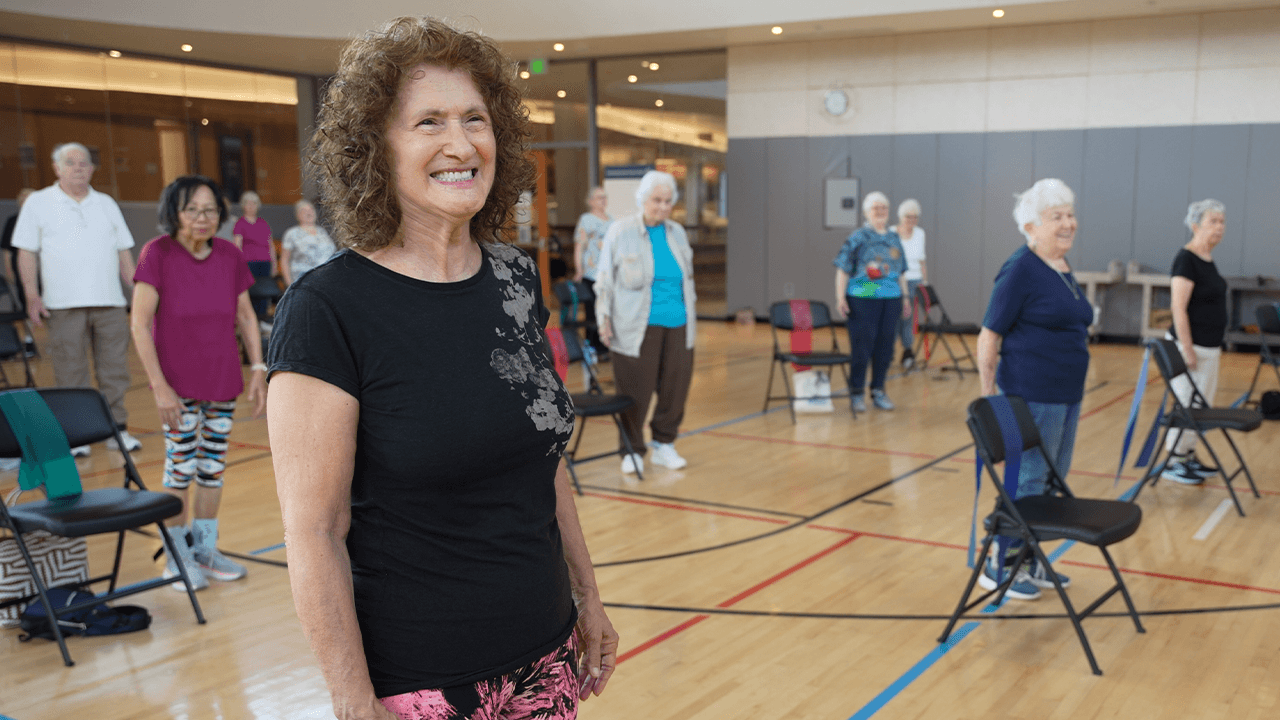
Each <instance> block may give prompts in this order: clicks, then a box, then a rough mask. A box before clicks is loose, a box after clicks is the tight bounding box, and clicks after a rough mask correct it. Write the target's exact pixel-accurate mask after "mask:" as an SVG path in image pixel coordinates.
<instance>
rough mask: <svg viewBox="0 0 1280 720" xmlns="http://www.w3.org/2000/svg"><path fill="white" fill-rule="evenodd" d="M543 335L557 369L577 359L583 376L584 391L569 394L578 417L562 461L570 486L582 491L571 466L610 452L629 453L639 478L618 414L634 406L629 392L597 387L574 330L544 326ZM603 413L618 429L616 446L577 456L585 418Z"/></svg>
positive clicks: (593, 373) (594, 375)
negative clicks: (621, 392) (548, 343)
mask: <svg viewBox="0 0 1280 720" xmlns="http://www.w3.org/2000/svg"><path fill="white" fill-rule="evenodd" d="M547 336H548V339H549V340H550V341H551V351H552V354H553V355H554V356H555V357H556V365H557V370H561V366H563V369H564V370H567V369H568V366H569V365H570V364H572V363H576V362H581V363H582V368H583V373H584V374H585V375H586V378H587V392H585V393H570V396H571V397H572V398H573V414H574V415H576V416H577V417H580V418H582V422H579V423H577V425H578V427H577V428H576V430H577V433H578V437H577V438H576V439H575V440H574V441H573V444H572V446H571V447H570V448H569V449H568V450H565V453H564V464H565V467H567V468H568V469H569V477H570V478H572V479H573V487H574V488H575V489H576V490H577V491H578V494H579V495H581V494H582V485H581V484H580V483H579V482H578V473H577V471H576V470H574V466H575V465H577V464H578V463H584V462H588V461H590V460H598V459H600V458H604V457H612V456H614V455H618V456H622V457H625V456H627V455H631V456H633V457H634V458H635V460H636V466H637V469H636V476H637V477H639V478H640V479H641V480H643V479H644V473H643V472H642V471H640V469H639V465H640V462H639V460H640V456H639V455H638V454H637V453H636V451H635V448H633V447H631V441H630V440H629V439H628V438H627V434H626V433H625V432H623V430H622V413H624V412H626V411H627V410H629V409H630V408H631V407H632V406H633V405H635V401H634V400H632V399H631V396H629V395H618V394H610V393H606V392H605V391H604V389H603V388H601V387H600V381H599V379H598V378H597V377H596V369H595V367H594V365H593V363H590V362H588V361H587V358H586V356H585V355H584V354H583V352H582V341H581V340H580V339H579V338H578V333H577V331H576V330H573V329H572V328H547ZM560 379H561V380H564V379H565V374H564V372H561V375H560ZM606 416H607V417H610V418H613V424H614V426H615V427H617V428H618V438H619V443H618V449H617V450H611V451H609V452H603V453H598V454H596V455H591V456H589V457H578V447H579V446H580V445H582V437H583V436H584V435H586V434H587V419H588V418H593V417H606Z"/></svg>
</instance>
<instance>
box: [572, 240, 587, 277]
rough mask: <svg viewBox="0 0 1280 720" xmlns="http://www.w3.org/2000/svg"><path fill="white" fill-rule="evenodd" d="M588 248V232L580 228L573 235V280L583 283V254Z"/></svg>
mask: <svg viewBox="0 0 1280 720" xmlns="http://www.w3.org/2000/svg"><path fill="white" fill-rule="evenodd" d="M586 247H587V231H586V230H584V229H582V228H581V227H579V228H578V229H577V231H575V232H574V233H573V279H574V280H575V281H576V282H582V253H583V250H585V249H586Z"/></svg>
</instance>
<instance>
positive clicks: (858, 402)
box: [849, 393, 867, 413]
mask: <svg viewBox="0 0 1280 720" xmlns="http://www.w3.org/2000/svg"><path fill="white" fill-rule="evenodd" d="M849 405H850V406H851V407H853V411H854V412H856V413H864V412H866V411H867V401H866V399H865V398H863V397H862V393H858V394H857V395H854V396H853V398H852V399H850V400H849Z"/></svg>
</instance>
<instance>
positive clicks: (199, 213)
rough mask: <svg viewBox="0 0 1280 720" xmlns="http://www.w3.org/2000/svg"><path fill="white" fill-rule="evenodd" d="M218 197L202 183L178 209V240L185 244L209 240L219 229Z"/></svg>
mask: <svg viewBox="0 0 1280 720" xmlns="http://www.w3.org/2000/svg"><path fill="white" fill-rule="evenodd" d="M218 211H219V207H218V198H217V197H215V196H214V194H213V191H212V190H210V189H209V188H208V186H205V185H201V186H199V187H197V188H196V190H195V192H193V193H191V196H190V197H188V198H187V203H186V204H185V205H183V206H182V209H181V210H179V211H178V238H177V239H178V241H179V242H182V243H183V244H187V245H190V244H199V243H202V242H207V241H208V240H209V238H211V237H213V233H214V232H216V231H217V229H218Z"/></svg>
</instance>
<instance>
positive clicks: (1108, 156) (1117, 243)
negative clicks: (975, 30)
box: [1072, 128, 1138, 270]
mask: <svg viewBox="0 0 1280 720" xmlns="http://www.w3.org/2000/svg"><path fill="white" fill-rule="evenodd" d="M1137 166H1138V131H1137V130H1134V129H1129V128H1101V129H1094V130H1089V131H1088V132H1086V133H1085V139H1084V179H1083V180H1082V181H1081V183H1080V187H1077V188H1072V189H1073V190H1075V191H1076V217H1077V218H1078V219H1079V225H1080V228H1079V230H1078V231H1077V238H1079V240H1080V242H1081V248H1080V249H1081V254H1080V256H1079V260H1078V262H1076V263H1075V267H1077V268H1079V269H1081V270H1106V269H1107V265H1108V264H1109V263H1110V262H1111V261H1112V260H1122V261H1125V262H1127V261H1128V260H1129V258H1131V257H1133V202H1134V192H1135V187H1134V182H1135V181H1134V178H1135V177H1136V176H1137Z"/></svg>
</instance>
